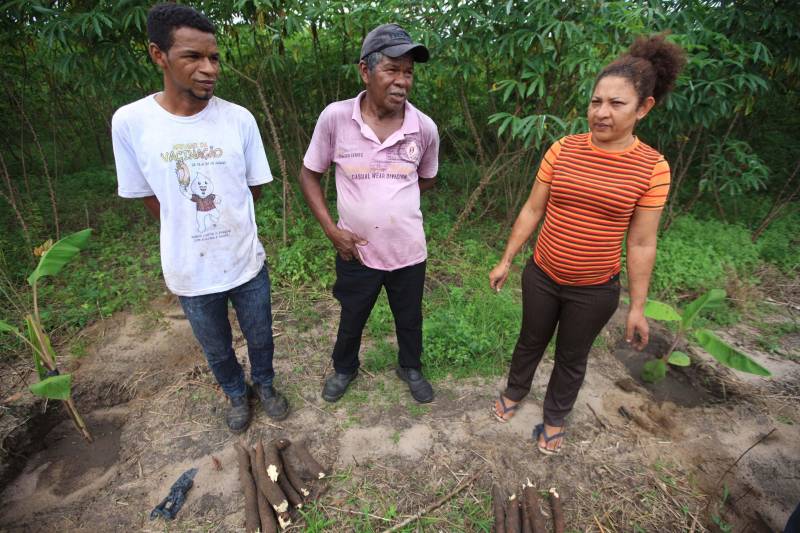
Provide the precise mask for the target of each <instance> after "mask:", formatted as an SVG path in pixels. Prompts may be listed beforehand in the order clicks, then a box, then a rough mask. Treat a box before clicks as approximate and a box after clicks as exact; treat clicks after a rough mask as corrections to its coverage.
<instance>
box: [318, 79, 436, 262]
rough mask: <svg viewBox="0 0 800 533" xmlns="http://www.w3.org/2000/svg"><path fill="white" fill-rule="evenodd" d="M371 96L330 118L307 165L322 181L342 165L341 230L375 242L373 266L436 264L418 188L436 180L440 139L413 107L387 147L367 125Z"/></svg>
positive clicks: (368, 252) (338, 107) (369, 254)
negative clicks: (364, 110) (430, 260)
mask: <svg viewBox="0 0 800 533" xmlns="http://www.w3.org/2000/svg"><path fill="white" fill-rule="evenodd" d="M364 94H365V92H362V93H361V94H359V95H358V96H357V97H355V98H351V99H350V100H343V101H341V102H334V103H332V104H330V105H329V106H328V107H326V108H325V110H323V111H322V113H321V114H320V116H319V119H318V120H317V126H316V127H315V128H314V135H313V136H312V137H311V144H310V145H309V147H308V151H307V152H306V155H305V157H304V158H303V164H304V165H305V167H306V168H307V169H309V170H311V171H313V172H319V173H322V172H325V171H326V170H328V167H329V166H330V165H331V163H334V164H335V165H336V208H337V210H338V211H339V222H338V224H337V225H338V227H340V228H342V229H346V230H348V231H352V232H353V233H355V234H356V235H358V236H359V237H361V238H362V239H364V240H366V241H368V244H366V245H364V246H359V247H358V250H359V253H360V255H361V261H362V262H363V263H364V264H365V265H366V266H368V267H370V268H375V269H379V270H396V269H398V268H403V267H407V266H411V265H416V264H418V263H421V262H422V261H424V260H425V259H426V258H427V256H428V248H427V246H426V244H425V233H424V231H423V229H422V211H420V208H419V185H418V184H417V181H418V179H419V178H423V179H425V178H433V177H435V176H436V172H437V170H438V168H439V132H438V130H437V129H436V124H434V122H433V120H431V118H430V117H428V116H427V115H425V114H424V113H422V112H421V111H419V110H418V109H417V108H415V107H414V106H412V105H411V104H410V103H408V102H406V109H405V117H404V119H403V125H402V126H401V127H400V129H399V130H397V131H396V132H394V133H392V134H391V135H390V136H389V137H388V138H387V139H386V140H385V141H384V142H383V143H381V142H379V141H378V137H377V136H376V135H375V133H374V132H373V131H372V129H371V128H370V127H369V126H368V125H367V124H365V123H364V121H363V120H362V118H361V106H360V102H361V98H363V96H364Z"/></svg>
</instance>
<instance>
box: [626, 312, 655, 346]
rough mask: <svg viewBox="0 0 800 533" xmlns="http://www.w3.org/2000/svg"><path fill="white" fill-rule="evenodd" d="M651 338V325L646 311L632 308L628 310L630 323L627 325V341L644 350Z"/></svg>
mask: <svg viewBox="0 0 800 533" xmlns="http://www.w3.org/2000/svg"><path fill="white" fill-rule="evenodd" d="M649 340H650V326H648V325H647V319H646V318H645V317H644V312H642V311H634V310H631V311H629V312H628V323H627V325H626V326H625V342H627V343H628V344H630V345H631V346H633V347H634V348H636V349H637V350H638V351H640V352H641V351H642V349H644V347H645V346H647V343H648V341H649Z"/></svg>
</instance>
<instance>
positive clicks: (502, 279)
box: [489, 261, 509, 292]
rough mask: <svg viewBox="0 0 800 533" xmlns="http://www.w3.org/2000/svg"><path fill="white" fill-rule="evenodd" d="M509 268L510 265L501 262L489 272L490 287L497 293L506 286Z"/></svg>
mask: <svg viewBox="0 0 800 533" xmlns="http://www.w3.org/2000/svg"><path fill="white" fill-rule="evenodd" d="M508 268H509V264H508V263H506V262H505V261H501V262H499V263H497V265H496V266H495V267H494V268H493V269H492V271H491V272H489V287H491V288H492V290H494V291H495V292H500V289H502V288H503V285H505V283H506V280H507V279H508Z"/></svg>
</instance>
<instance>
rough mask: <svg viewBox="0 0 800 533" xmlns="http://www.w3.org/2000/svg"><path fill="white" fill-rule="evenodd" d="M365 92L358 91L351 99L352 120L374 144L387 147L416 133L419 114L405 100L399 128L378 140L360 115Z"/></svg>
mask: <svg viewBox="0 0 800 533" xmlns="http://www.w3.org/2000/svg"><path fill="white" fill-rule="evenodd" d="M366 94H367V91H361V92H360V93H358V96H356V97H355V99H354V100H353V120H355V121H356V123H357V124H358V126H359V127H360V128H361V135H363V136H364V137H366V138H367V139H369V140H371V141H372V142H374V143H376V144H380V145H381V147H382V148H388V147H389V146H392V145H393V144H395V143H396V142H397V141H399V140H401V139H402V138H403V137H405V136H406V135H409V134H411V133H416V132H418V131H419V116H418V115H417V109H416V108H415V107H414V106H413V105H411V103H410V102H409V101H408V100H406V108H405V111H404V116H403V125H402V126H400V129H399V130H397V131H396V132H394V133H392V134H391V135H389V136H388V137H387V138H386V140H385V141H383V143H381V142H380V141H379V140H378V136H377V135H375V132H373V131H372V128H370V127H369V125H368V124H366V123H365V122H364V119H363V118H362V117H361V99H362V98H364V96H365V95H366Z"/></svg>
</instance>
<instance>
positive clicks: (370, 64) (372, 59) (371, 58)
mask: <svg viewBox="0 0 800 533" xmlns="http://www.w3.org/2000/svg"><path fill="white" fill-rule="evenodd" d="M384 57H386V56H385V55H383V53H381V52H372V53H371V54H369V55H367V57H365V58H364V63H366V64H367V70H368V71H370V72H372V71H373V70H375V67H377V66H378V63H380V62H381V60H382V59H383V58H384Z"/></svg>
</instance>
